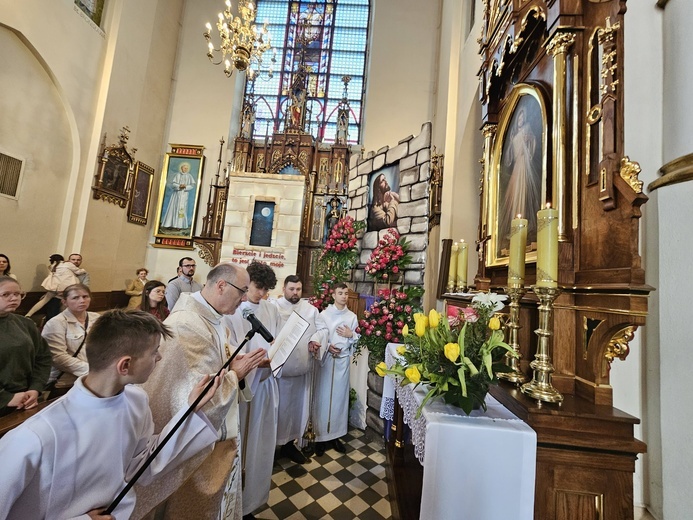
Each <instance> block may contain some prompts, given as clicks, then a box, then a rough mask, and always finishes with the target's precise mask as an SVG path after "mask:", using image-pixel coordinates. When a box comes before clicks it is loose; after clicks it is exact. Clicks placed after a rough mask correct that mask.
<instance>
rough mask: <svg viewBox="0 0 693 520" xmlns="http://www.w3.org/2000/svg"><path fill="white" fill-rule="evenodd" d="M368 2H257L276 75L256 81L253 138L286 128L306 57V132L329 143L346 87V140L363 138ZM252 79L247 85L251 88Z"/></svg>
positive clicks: (270, 0) (352, 141)
mask: <svg viewBox="0 0 693 520" xmlns="http://www.w3.org/2000/svg"><path fill="white" fill-rule="evenodd" d="M369 19H370V8H369V0H318V1H305V0H257V17H256V20H257V22H258V23H259V24H260V23H263V22H265V21H267V22H268V30H269V33H270V36H271V38H272V48H273V49H276V52H277V56H276V60H277V61H276V64H275V66H274V68H275V70H274V75H273V77H272V78H268V77H267V75H266V74H262V73H261V74H260V76H259V77H258V79H256V81H255V82H254V83H255V84H254V87H253V88H254V95H255V102H256V107H257V108H256V116H255V128H254V134H253V135H254V137H255V138H264V137H265V136H266V135H272V133H273V132H275V131H280V130H282V129H283V128H284V119H285V117H286V114H287V108H288V105H289V102H290V101H289V96H290V93H291V85H292V82H293V79H294V74H295V73H296V72H297V71H298V68H299V64H300V62H301V60H303V61H304V62H305V64H306V67H307V70H308V98H307V101H306V122H305V130H306V131H307V132H310V133H311V134H312V135H313V136H315V137H321V138H322V139H323V140H324V141H325V142H333V141H334V140H335V134H336V131H337V107H338V105H339V102H340V100H341V99H342V96H343V93H344V83H343V81H342V78H343V77H344V76H349V77H350V78H351V80H350V82H349V85H348V100H349V104H350V114H349V130H348V142H349V143H350V144H355V143H358V142H359V141H360V139H361V115H362V107H363V101H364V99H363V98H364V92H365V86H366V85H365V67H366V54H367V41H368V22H369ZM250 88H251V83H250V82H248V83H247V84H246V92H249V91H250Z"/></svg>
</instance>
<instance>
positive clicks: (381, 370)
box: [375, 361, 387, 377]
mask: <svg viewBox="0 0 693 520" xmlns="http://www.w3.org/2000/svg"><path fill="white" fill-rule="evenodd" d="M385 370H387V365H386V364H385V361H381V362H380V363H378V364H377V365H375V371H376V372H377V374H378V375H379V376H380V377H385Z"/></svg>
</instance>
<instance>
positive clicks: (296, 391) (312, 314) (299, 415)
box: [270, 298, 319, 445]
mask: <svg viewBox="0 0 693 520" xmlns="http://www.w3.org/2000/svg"><path fill="white" fill-rule="evenodd" d="M270 301H271V302H272V303H274V304H275V305H276V306H277V310H278V311H279V315H280V317H281V324H282V326H283V325H284V324H285V323H286V321H287V320H288V319H289V316H291V314H292V313H293V312H294V311H295V312H297V313H298V315H299V316H301V317H302V318H303V319H304V320H306V321H307V322H308V329H307V330H306V332H305V334H304V335H303V337H302V338H301V341H299V343H298V345H297V346H296V348H295V349H294V351H293V352H292V353H291V355H290V356H289V359H287V360H286V363H284V366H283V367H282V370H281V377H280V378H279V379H277V385H278V386H279V416H278V419H277V444H278V445H284V444H286V443H287V442H291V441H292V440H295V439H301V437H302V436H303V431H304V429H305V426H306V422H307V421H308V405H309V403H308V399H309V394H310V388H309V386H310V367H311V362H312V357H311V356H310V352H308V343H309V342H310V338H311V337H312V336H313V334H315V331H316V328H315V320H316V319H317V317H318V314H319V313H318V309H316V308H315V307H314V306H312V305H311V304H310V302H308V300H300V301H299V302H298V303H297V304H293V303H291V302H290V301H288V300H287V299H285V298H279V299H278V300H270Z"/></svg>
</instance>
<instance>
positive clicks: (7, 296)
mask: <svg viewBox="0 0 693 520" xmlns="http://www.w3.org/2000/svg"><path fill="white" fill-rule="evenodd" d="M0 298H2V299H3V300H11V299H12V298H19V299H20V300H23V299H24V298H26V293H25V292H19V291H16V292H4V293H0Z"/></svg>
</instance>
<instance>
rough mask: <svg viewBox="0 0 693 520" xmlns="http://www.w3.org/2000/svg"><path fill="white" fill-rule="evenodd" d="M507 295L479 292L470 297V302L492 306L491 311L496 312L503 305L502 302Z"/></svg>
mask: <svg viewBox="0 0 693 520" xmlns="http://www.w3.org/2000/svg"><path fill="white" fill-rule="evenodd" d="M507 299H508V297H507V296H506V295H505V294H497V293H492V292H489V293H479V294H477V295H476V296H474V298H472V304H475V303H476V304H479V305H483V306H485V307H493V311H494V312H497V311H499V310H501V309H502V308H503V307H505V304H504V303H503V302H504V301H505V300H507Z"/></svg>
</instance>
